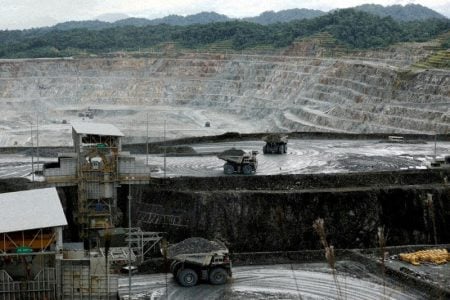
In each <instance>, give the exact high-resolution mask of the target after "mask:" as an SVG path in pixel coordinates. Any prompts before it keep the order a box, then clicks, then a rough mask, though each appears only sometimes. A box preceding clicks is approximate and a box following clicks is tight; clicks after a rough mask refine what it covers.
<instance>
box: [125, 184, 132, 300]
mask: <svg viewBox="0 0 450 300" xmlns="http://www.w3.org/2000/svg"><path fill="white" fill-rule="evenodd" d="M127 179H128V299H131V180H132V179H134V177H127Z"/></svg>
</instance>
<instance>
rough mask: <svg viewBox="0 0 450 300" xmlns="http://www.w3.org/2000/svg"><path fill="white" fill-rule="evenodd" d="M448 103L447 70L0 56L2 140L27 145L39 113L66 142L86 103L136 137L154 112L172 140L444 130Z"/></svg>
mask: <svg viewBox="0 0 450 300" xmlns="http://www.w3.org/2000/svg"><path fill="white" fill-rule="evenodd" d="M397 62H398V61H397ZM387 63H389V64H387ZM449 103H450V73H449V72H448V71H445V70H423V71H417V72H412V71H402V69H401V68H399V67H398V66H393V65H392V64H391V61H383V60H379V61H378V60H362V59H361V58H359V59H358V60H353V59H349V58H345V59H325V58H323V59H320V58H312V57H287V56H277V57H275V56H274V57H267V56H246V55H243V56H229V55H227V56H225V55H200V54H198V55H193V54H191V55H184V56H180V57H178V58H170V57H154V58H136V59H134V58H91V59H53V60H45V59H40V60H3V61H0V109H1V111H2V114H3V118H2V120H1V121H0V133H1V136H3V137H2V138H1V139H2V140H1V141H0V142H3V143H4V144H13V143H14V141H18V144H19V145H21V144H25V143H26V142H27V141H28V139H29V138H28V137H29V134H28V133H29V131H30V129H29V128H30V125H29V123H30V119H31V120H34V119H35V118H36V115H35V114H36V111H37V112H38V114H39V116H40V121H39V122H40V125H41V130H42V133H41V134H42V143H45V142H46V141H47V138H48V139H53V142H52V143H50V142H49V141H47V142H48V144H54V143H55V142H57V143H60V144H65V143H66V142H68V141H69V140H70V137H68V138H65V137H64V134H66V133H69V132H70V131H69V129H70V126H69V125H68V124H65V123H70V121H72V120H74V119H77V118H78V119H79V115H80V112H83V111H84V110H86V109H88V108H90V109H91V110H92V111H93V112H94V119H95V121H97V122H108V123H115V124H116V125H117V126H119V127H120V129H122V130H123V131H125V134H126V135H129V136H130V135H131V136H142V135H145V120H146V113H148V114H149V115H150V117H149V119H150V136H158V134H159V136H161V132H162V123H163V120H164V119H167V121H168V122H167V124H169V125H170V126H171V127H170V129H169V130H168V136H169V137H180V136H188V135H199V134H217V133H223V132H225V131H243V132H256V131H258V132H264V131H268V130H270V131H339V132H364V133H366V132H389V133H391V132H396V133H407V132H410V133H419V132H421V133H432V132H435V131H437V132H440V133H446V132H447V130H448V129H449V125H450V122H449V117H448V115H447V110H448V108H449ZM205 120H206V121H211V129H210V128H208V129H205V128H204V124H205ZM158 124H159V125H158ZM156 127H158V128H157V129H156ZM58 135H59V136H60V139H59V140H58V139H55V138H54V137H55V136H58Z"/></svg>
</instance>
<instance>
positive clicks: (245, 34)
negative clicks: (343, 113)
mask: <svg viewBox="0 0 450 300" xmlns="http://www.w3.org/2000/svg"><path fill="white" fill-rule="evenodd" d="M448 30H450V21H449V20H448V19H431V20H427V21H411V22H397V21H394V20H393V19H392V18H390V17H386V18H382V17H378V16H374V15H372V14H368V13H365V12H360V11H356V10H353V9H346V10H338V11H335V12H333V13H330V14H327V15H324V16H321V17H317V18H313V19H305V20H300V21H292V22H288V23H276V24H271V25H260V24H255V23H250V22H243V21H231V22H220V23H209V24H197V25H190V26H170V25H154V26H153V25H149V26H141V27H136V26H123V27H115V28H105V29H101V30H90V29H86V28H80V29H71V30H48V29H41V30H34V31H33V30H26V31H1V32H0V43H1V44H0V57H4V58H14V57H60V56H70V55H76V54H80V53H94V54H96V53H104V52H109V51H117V50H123V49H125V50H137V49H145V48H151V47H155V46H157V45H160V44H161V43H167V42H173V43H175V44H176V45H178V47H181V48H187V49H195V48H201V47H205V46H207V45H209V44H212V43H221V42H227V44H228V45H229V47H230V49H234V50H244V49H249V48H252V47H257V46H261V45H264V46H268V47H272V48H280V47H286V46H289V45H291V44H292V42H294V41H295V40H297V39H301V38H305V37H308V36H311V35H314V34H317V33H320V32H328V33H329V34H331V35H332V36H333V37H334V38H335V39H336V40H337V41H338V42H339V43H340V44H342V45H345V46H346V47H348V48H359V49H367V48H377V47H385V46H389V45H391V44H393V43H397V42H406V41H426V40H429V39H431V38H433V37H435V36H437V35H439V34H441V33H443V32H446V31H448Z"/></svg>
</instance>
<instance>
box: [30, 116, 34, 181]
mask: <svg viewBox="0 0 450 300" xmlns="http://www.w3.org/2000/svg"><path fill="white" fill-rule="evenodd" d="M30 137H31V178H32V180H33V181H34V145H33V123H31V124H30Z"/></svg>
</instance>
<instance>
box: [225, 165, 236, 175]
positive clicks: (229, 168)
mask: <svg viewBox="0 0 450 300" xmlns="http://www.w3.org/2000/svg"><path fill="white" fill-rule="evenodd" d="M223 172H224V173H225V174H227V175H231V174H233V173H234V167H233V165H232V164H229V163H226V164H224V165H223Z"/></svg>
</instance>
